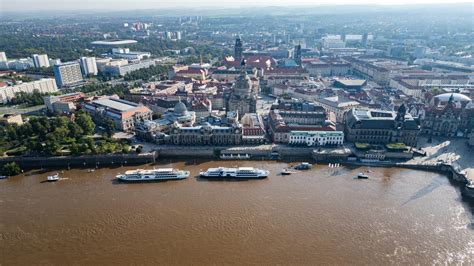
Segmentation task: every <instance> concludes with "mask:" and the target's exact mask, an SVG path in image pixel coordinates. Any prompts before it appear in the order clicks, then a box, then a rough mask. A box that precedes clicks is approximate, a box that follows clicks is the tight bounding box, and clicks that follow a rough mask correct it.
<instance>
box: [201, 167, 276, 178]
mask: <svg viewBox="0 0 474 266" xmlns="http://www.w3.org/2000/svg"><path fill="white" fill-rule="evenodd" d="M269 173H270V172H269V171H268V170H263V169H258V168H253V167H237V168H226V167H218V168H209V169H207V171H202V172H200V173H199V175H200V176H201V177H205V178H235V179H239V178H240V179H259V178H266V177H267V176H268V174H269Z"/></svg>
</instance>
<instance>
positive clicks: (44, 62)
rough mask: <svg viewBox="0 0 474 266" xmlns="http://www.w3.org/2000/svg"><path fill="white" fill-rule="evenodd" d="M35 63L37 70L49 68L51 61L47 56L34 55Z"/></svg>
mask: <svg viewBox="0 0 474 266" xmlns="http://www.w3.org/2000/svg"><path fill="white" fill-rule="evenodd" d="M33 63H34V65H35V67H36V68H40V67H49V59H48V55H47V54H34V55H33Z"/></svg>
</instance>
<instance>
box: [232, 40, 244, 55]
mask: <svg viewBox="0 0 474 266" xmlns="http://www.w3.org/2000/svg"><path fill="white" fill-rule="evenodd" d="M243 50H244V49H243V47H242V41H241V40H240V37H239V38H237V39H235V47H234V58H235V60H241V59H242V52H243Z"/></svg>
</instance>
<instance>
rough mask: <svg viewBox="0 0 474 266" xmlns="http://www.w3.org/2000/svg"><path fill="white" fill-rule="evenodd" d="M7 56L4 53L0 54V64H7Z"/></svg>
mask: <svg viewBox="0 0 474 266" xmlns="http://www.w3.org/2000/svg"><path fill="white" fill-rule="evenodd" d="M7 61H8V60H7V55H6V54H5V52H0V62H7Z"/></svg>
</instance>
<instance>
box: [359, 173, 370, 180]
mask: <svg viewBox="0 0 474 266" xmlns="http://www.w3.org/2000/svg"><path fill="white" fill-rule="evenodd" d="M357 178H358V179H368V178H369V176H368V175H366V174H364V173H359V174H357Z"/></svg>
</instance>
